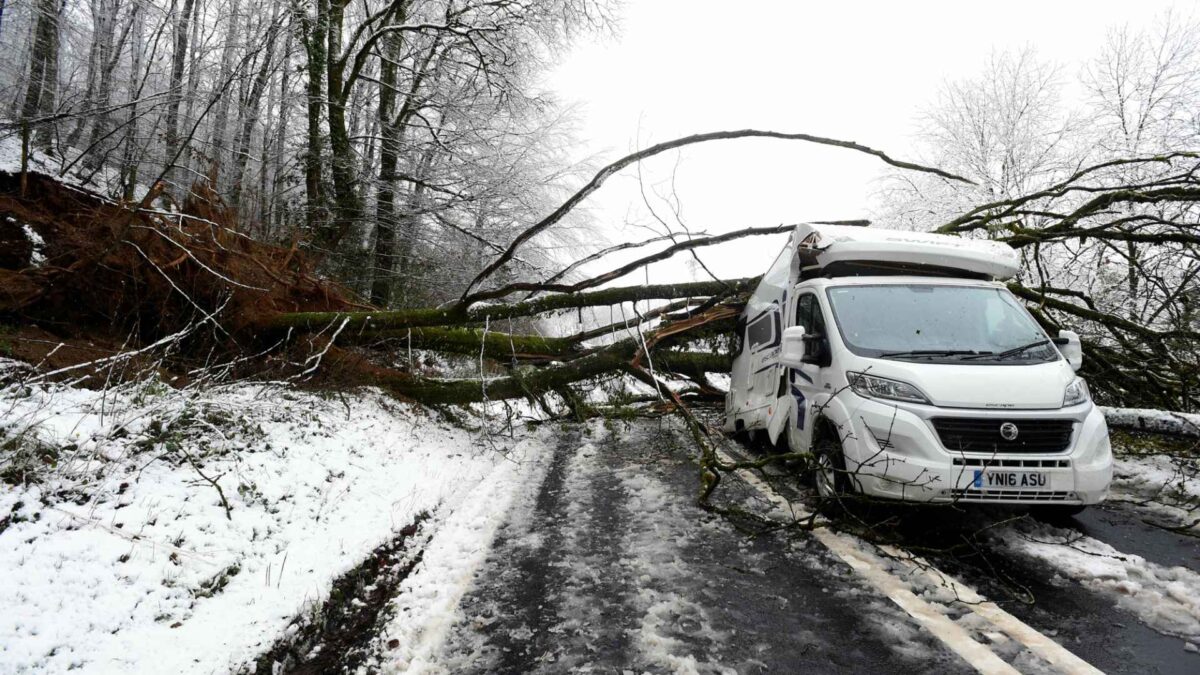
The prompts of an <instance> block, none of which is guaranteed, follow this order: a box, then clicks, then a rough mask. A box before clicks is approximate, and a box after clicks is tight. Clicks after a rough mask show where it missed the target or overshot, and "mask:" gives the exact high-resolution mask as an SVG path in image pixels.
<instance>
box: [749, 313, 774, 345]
mask: <svg viewBox="0 0 1200 675" xmlns="http://www.w3.org/2000/svg"><path fill="white" fill-rule="evenodd" d="M746 342H748V343H750V350H751V351H754V350H756V349H761V348H763V347H769V346H771V345H772V344H774V343H775V319H774V316H773V314H772V313H771V312H767V313H766V314H763V315H762V316H760V317H759V318H757V319H755V320H754V321H752V322H750V328H749V329H748V330H747V331H746Z"/></svg>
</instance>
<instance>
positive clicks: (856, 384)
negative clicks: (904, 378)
mask: <svg viewBox="0 0 1200 675" xmlns="http://www.w3.org/2000/svg"><path fill="white" fill-rule="evenodd" d="M846 379H847V380H849V381H850V389H851V390H852V391H853V392H854V393H856V394H858V395H859V396H865V397H867V398H882V399H887V400H889V401H905V402H907V403H929V399H928V398H925V394H922V393H921V390H920V389H917V388H916V387H914V386H912V385H911V384H909V383H907V382H901V381H899V380H889V379H887V378H886V377H876V376H874V375H867V374H866V373H855V372H848V373H846Z"/></svg>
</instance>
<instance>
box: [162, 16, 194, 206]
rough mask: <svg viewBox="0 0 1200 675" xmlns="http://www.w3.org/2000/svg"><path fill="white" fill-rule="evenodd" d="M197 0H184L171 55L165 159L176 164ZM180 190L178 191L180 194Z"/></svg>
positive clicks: (170, 179) (171, 169) (170, 174)
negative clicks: (193, 16)
mask: <svg viewBox="0 0 1200 675" xmlns="http://www.w3.org/2000/svg"><path fill="white" fill-rule="evenodd" d="M195 5H196V0H183V11H182V12H180V13H179V15H178V17H177V19H176V21H175V51H174V52H173V53H172V55H171V84H170V92H171V93H170V96H169V97H168V99H167V121H166V132H165V133H166V157H165V158H164V161H165V162H167V163H168V165H170V164H174V163H175V160H176V159H177V157H178V155H179V145H180V138H179V105H180V104H181V103H182V102H183V71H184V66H185V65H186V63H187V52H188V38H189V36H190V30H189V29H190V25H189V22H190V21H191V18H192V8H193V7H194V6H195ZM166 174H167V179H168V182H173V179H174V178H175V177H177V175H178V174H177V172H176V171H175V167H173V166H168V167H167V172H166ZM178 192H179V191H178V190H176V193H177V195H178Z"/></svg>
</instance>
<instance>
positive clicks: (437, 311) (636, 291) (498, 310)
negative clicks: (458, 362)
mask: <svg viewBox="0 0 1200 675" xmlns="http://www.w3.org/2000/svg"><path fill="white" fill-rule="evenodd" d="M757 283H758V278H757V277H754V278H746V279H734V280H730V281H697V282H691V283H681V284H649V285H644V286H621V287H616V288H606V289H603V290H599V291H591V292H587V293H563V294H559V295H547V296H543V297H540V298H534V299H532V300H525V301H522V302H514V303H508V304H480V305H475V306H473V307H470V308H467V309H463V308H462V307H461V306H453V307H445V308H433V309H430V308H420V309H406V310H395V311H390V312H389V311H378V312H294V313H284V314H276V315H274V316H271V317H266V318H264V319H263V320H262V321H260V322H259V323H258V324H257V325H258V327H259V329H260V330H261V331H263V332H265V333H269V334H271V335H274V334H277V333H279V332H281V331H287V330H288V329H297V330H303V331H320V330H322V329H325V328H328V327H329V326H340V325H341V324H342V323H343V322H344V323H345V326H344V327H343V329H342V330H343V332H347V333H357V332H360V331H372V330H396V329H403V328H417V327H423V326H452V325H464V324H472V323H482V322H484V321H485V320H490V321H495V320H497V319H512V318H517V317H522V316H533V315H535V314H544V313H546V312H554V311H562V310H568V309H581V308H583V307H607V306H611V305H616V304H620V303H622V302H636V301H638V300H674V299H677V298H697V299H698V300H699V299H705V298H709V297H712V296H718V295H733V294H737V293H745V292H748V291H750V290H753V288H754V285H755V284H757Z"/></svg>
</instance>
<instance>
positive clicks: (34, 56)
mask: <svg viewBox="0 0 1200 675" xmlns="http://www.w3.org/2000/svg"><path fill="white" fill-rule="evenodd" d="M58 10H59V4H58V0H38V2H37V5H36V6H35V12H36V13H37V23H36V25H35V26H34V34H33V46H32V49H31V52H30V55H29V84H28V86H27V87H26V89H25V102H24V104H23V105H22V106H21V119H22V120H23V121H24V122H25V123H27V124H30V123H33V122H34V121H35V120H37V119H38V118H39V117H42V116H44V115H47V114H49V113H50V112H51V111H53V110H54V103H55V99H56V98H57V93H58ZM35 132H36V134H35V138H36V145H37V146H38V147H40V148H42V149H43V150H47V151H49V150H50V149H51V148H52V147H53V140H54V132H53V125H51V124H48V123H41V124H37V125H36V128H35Z"/></svg>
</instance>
